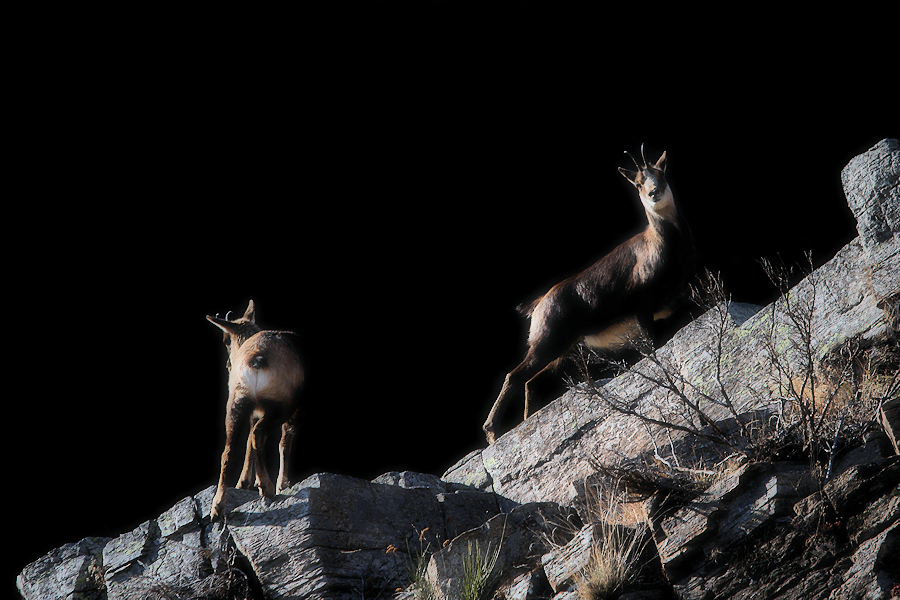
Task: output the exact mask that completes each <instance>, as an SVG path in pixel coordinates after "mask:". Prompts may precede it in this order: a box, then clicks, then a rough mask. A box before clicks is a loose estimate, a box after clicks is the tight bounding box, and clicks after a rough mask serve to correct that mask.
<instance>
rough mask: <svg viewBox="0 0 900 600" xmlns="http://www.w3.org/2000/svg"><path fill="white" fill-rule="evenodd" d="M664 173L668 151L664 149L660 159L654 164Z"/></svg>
mask: <svg viewBox="0 0 900 600" xmlns="http://www.w3.org/2000/svg"><path fill="white" fill-rule="evenodd" d="M653 166H654V167H656V168H657V169H659V170H660V171H662V172H663V173H665V172H666V151H665V150H663V153H662V156H660V157H659V160H658V161H656V164H655V165H653Z"/></svg>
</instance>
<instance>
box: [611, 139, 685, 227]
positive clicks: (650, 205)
mask: <svg viewBox="0 0 900 600" xmlns="http://www.w3.org/2000/svg"><path fill="white" fill-rule="evenodd" d="M625 154H628V157H629V158H630V159H631V161H632V162H633V163H634V166H635V167H637V171H629V170H628V169H623V168H622V167H619V173H621V174H622V175H623V176H624V177H625V179H627V180H628V181H630V182H631V184H632V185H633V186H634V187H636V188H637V191H638V195H639V196H640V198H641V203H642V204H643V205H644V208H645V209H646V210H647V212H648V213H650V214H652V215H655V216H658V217H662V218H667V217H669V216H671V213H672V211H673V210H674V208H675V204H674V202H675V201H674V198H673V197H672V190H671V189H669V185H668V184H667V183H666V153H665V152H663V153H662V156H660V157H659V160H657V161H656V164H653V165H648V164H647V159H646V158H644V145H643V144H641V160H642V161H643V163H644V164H643V166H641V165H639V164H638V161H637V160H635V158H634V157H633V156H632V155H631V154H629V153H628V152H627V151H626V152H625Z"/></svg>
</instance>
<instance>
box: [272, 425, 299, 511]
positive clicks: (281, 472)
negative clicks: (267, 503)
mask: <svg viewBox="0 0 900 600" xmlns="http://www.w3.org/2000/svg"><path fill="white" fill-rule="evenodd" d="M295 418H296V413H295V415H294V417H291V418H290V419H288V420H287V421H285V422H284V425H282V426H281V441H280V442H278V459H279V468H278V483H277V484H276V486H275V492H276V493H278V494H280V493H281V492H283V491H284V490H286V489H288V488H289V487H291V482H290V481H289V480H288V458H289V457H290V455H291V445H292V444H293V442H294V432H295V422H296V421H295Z"/></svg>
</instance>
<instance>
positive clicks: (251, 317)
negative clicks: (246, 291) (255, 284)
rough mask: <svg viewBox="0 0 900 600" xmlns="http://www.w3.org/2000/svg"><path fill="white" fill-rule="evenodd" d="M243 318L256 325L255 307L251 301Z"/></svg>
mask: <svg viewBox="0 0 900 600" xmlns="http://www.w3.org/2000/svg"><path fill="white" fill-rule="evenodd" d="M244 318H245V319H246V320H247V321H249V322H250V323H256V306H255V305H254V304H253V300H251V301H250V303H249V304H248V305H247V310H245V311H244Z"/></svg>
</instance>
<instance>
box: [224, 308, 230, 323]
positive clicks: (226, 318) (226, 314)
mask: <svg viewBox="0 0 900 600" xmlns="http://www.w3.org/2000/svg"><path fill="white" fill-rule="evenodd" d="M230 315H231V311H230V310H229V311H228V312H227V313H225V320H226V321H230V320H231V319H229V318H228V317H229V316H230Z"/></svg>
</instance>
